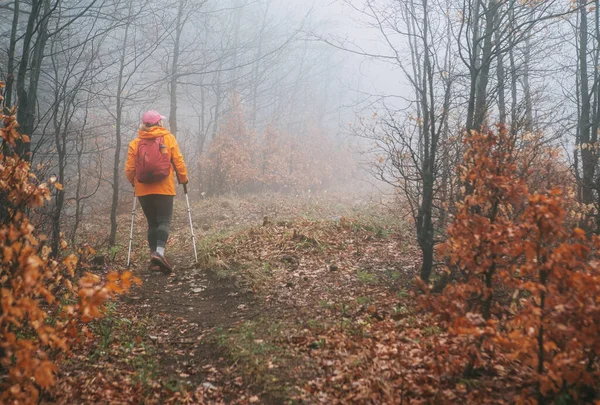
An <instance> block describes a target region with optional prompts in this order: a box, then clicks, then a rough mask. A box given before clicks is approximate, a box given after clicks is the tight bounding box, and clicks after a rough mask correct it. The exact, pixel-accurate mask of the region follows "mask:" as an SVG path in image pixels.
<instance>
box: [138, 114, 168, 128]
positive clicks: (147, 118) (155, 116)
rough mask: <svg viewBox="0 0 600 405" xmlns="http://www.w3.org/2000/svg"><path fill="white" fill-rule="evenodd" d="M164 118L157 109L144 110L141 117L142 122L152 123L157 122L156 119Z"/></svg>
mask: <svg viewBox="0 0 600 405" xmlns="http://www.w3.org/2000/svg"><path fill="white" fill-rule="evenodd" d="M165 118H166V117H165V116H163V115H160V113H159V112H158V111H154V110H150V111H146V112H145V113H144V116H143V117H142V123H144V124H149V125H154V124H158V121H160V120H164V119H165Z"/></svg>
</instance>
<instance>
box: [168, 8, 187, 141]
mask: <svg viewBox="0 0 600 405" xmlns="http://www.w3.org/2000/svg"><path fill="white" fill-rule="evenodd" d="M183 6H184V0H179V8H178V10H177V25H176V27H175V44H174V46H173V64H172V65H171V83H170V88H171V109H170V112H169V129H170V131H171V133H172V134H173V135H177V80H178V76H177V75H178V70H179V44H180V40H181V31H182V30H183V24H182V22H181V19H182V17H183Z"/></svg>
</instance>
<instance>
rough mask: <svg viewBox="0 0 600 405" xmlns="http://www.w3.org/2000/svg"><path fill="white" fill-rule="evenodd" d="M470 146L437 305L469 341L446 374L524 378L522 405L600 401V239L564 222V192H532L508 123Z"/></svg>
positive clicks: (471, 139)
mask: <svg viewBox="0 0 600 405" xmlns="http://www.w3.org/2000/svg"><path fill="white" fill-rule="evenodd" d="M466 145H467V152H466V154H465V162H464V166H463V167H461V169H460V176H461V179H462V181H463V182H464V183H465V187H466V189H467V190H468V193H467V195H466V196H465V198H464V201H463V202H462V203H461V204H459V207H458V210H457V215H456V217H455V220H454V222H453V224H452V225H451V226H450V228H449V231H448V234H449V239H448V241H447V242H446V243H444V244H443V245H441V246H440V248H439V253H440V254H441V255H442V256H443V257H445V258H446V262H447V264H448V271H449V272H452V273H453V276H454V277H453V282H452V283H451V284H450V285H449V286H448V287H447V288H446V290H445V291H444V292H443V294H441V295H440V296H438V297H435V298H433V300H432V301H431V303H432V305H433V306H434V308H435V310H436V313H438V314H440V315H441V318H442V320H443V321H444V322H445V324H446V326H447V327H448V330H449V331H450V332H451V333H454V334H456V335H458V336H461V337H462V339H463V340H462V341H463V342H465V345H466V350H464V353H466V358H465V359H464V362H459V363H460V364H461V366H460V367H459V368H456V367H455V368H454V370H451V369H450V365H449V366H448V367H447V368H446V370H445V372H449V371H453V372H456V371H457V370H460V371H461V372H463V373H467V374H469V375H470V376H473V375H477V373H474V371H478V372H479V373H482V372H483V373H485V372H487V373H494V374H495V375H499V374H500V375H499V377H500V378H502V377H506V376H507V375H512V376H518V379H517V380H518V381H520V382H521V384H522V385H521V386H520V387H514V388H515V389H516V390H515V391H516V392H517V393H518V394H517V398H515V401H516V402H518V403H535V402H537V403H547V402H552V401H555V400H559V399H561V400H563V401H567V402H568V401H571V402H577V403H583V402H586V401H591V400H593V399H598V397H599V396H600V393H598V392H597V391H595V390H597V389H598V387H600V364H599V357H598V356H599V355H600V340H599V339H598V336H600V260H599V259H600V258H599V257H598V249H599V248H600V238H598V236H596V235H594V236H592V237H591V238H589V237H588V236H587V235H586V234H585V232H584V231H582V230H581V229H578V228H575V229H573V230H569V229H568V228H567V226H566V225H565V210H564V208H563V197H562V192H561V191H560V190H558V189H553V190H550V191H546V192H541V193H536V194H533V193H530V192H529V191H528V188H527V186H526V183H525V180H524V179H523V178H522V177H520V176H519V175H518V170H517V165H516V163H515V158H514V156H515V153H514V146H515V140H514V138H513V137H511V135H509V134H508V133H507V131H506V130H505V129H504V128H503V127H498V129H497V131H488V132H485V133H472V134H470V135H469V136H468V137H467V138H466ZM465 366H466V368H465ZM507 388H508V387H507Z"/></svg>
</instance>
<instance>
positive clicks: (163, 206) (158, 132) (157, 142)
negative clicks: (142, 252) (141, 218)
mask: <svg viewBox="0 0 600 405" xmlns="http://www.w3.org/2000/svg"><path fill="white" fill-rule="evenodd" d="M164 119H165V117H163V116H162V115H160V114H159V113H158V112H156V111H152V110H151V111H148V112H146V113H144V115H143V117H142V125H141V127H140V130H139V131H138V137H137V138H135V139H134V140H133V141H131V142H130V143H129V151H128V154H127V162H126V164H125V175H126V176H127V180H129V182H130V183H131V184H132V185H133V187H134V191H135V197H138V200H139V201H140V204H141V206H142V210H143V211H144V215H145V216H146V220H147V221H148V245H150V252H151V256H150V263H151V265H154V266H157V267H158V268H159V269H162V270H163V271H165V272H167V273H170V272H171V271H172V270H173V269H172V267H171V265H170V264H169V262H167V259H166V258H165V246H166V244H167V239H168V238H169V228H170V226H171V217H172V215H173V197H174V196H175V179H174V177H173V168H175V173H176V174H177V178H178V180H179V182H180V183H181V184H187V182H188V177H187V168H186V167H185V162H184V161H183V156H182V154H181V152H180V151H179V145H178V144H177V140H176V139H175V137H174V136H173V135H172V134H171V133H170V132H169V131H168V130H167V129H166V128H164V127H163V126H162V120H164ZM135 197H134V198H135Z"/></svg>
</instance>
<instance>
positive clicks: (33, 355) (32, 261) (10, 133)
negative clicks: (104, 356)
mask: <svg viewBox="0 0 600 405" xmlns="http://www.w3.org/2000/svg"><path fill="white" fill-rule="evenodd" d="M14 113H15V111H14V110H12V111H10V112H9V113H8V114H5V115H3V117H2V120H3V124H4V125H3V128H1V129H0V134H1V137H2V146H3V151H4V153H3V154H2V162H1V164H0V199H1V200H2V207H3V208H2V212H1V217H0V262H1V263H2V266H1V268H0V373H6V374H7V378H6V379H4V380H2V383H0V403H27V404H35V403H38V398H39V395H40V390H43V389H47V388H49V387H51V386H52V385H53V384H54V383H55V378H56V376H55V374H56V371H57V359H58V356H57V354H59V353H68V352H69V348H70V347H71V345H72V344H73V343H74V342H75V341H76V340H78V339H79V338H80V337H81V334H80V331H82V332H86V331H87V328H86V327H85V325H84V326H82V324H85V323H87V322H89V321H91V320H92V319H94V318H98V317H101V316H102V306H103V303H104V302H105V301H106V300H107V299H109V298H111V297H113V296H114V295H115V294H120V293H122V292H124V291H126V290H127V289H128V288H129V287H130V286H131V283H132V282H139V280H138V279H136V278H134V277H133V276H132V274H131V273H130V272H125V273H123V274H118V273H115V272H112V273H110V274H109V275H108V277H107V280H106V281H102V280H101V279H100V277H98V276H96V275H94V274H90V273H87V274H86V275H85V276H83V277H82V278H80V279H79V280H78V281H75V280H76V279H75V269H76V266H77V262H78V259H77V257H76V256H75V255H68V256H67V257H65V258H64V259H63V260H59V259H56V258H53V257H52V255H51V254H50V253H51V249H50V248H49V247H48V246H46V245H45V244H44V242H45V238H44V237H43V236H38V235H37V234H36V232H35V227H34V225H33V224H32V223H31V222H30V221H29V219H28V217H27V211H28V210H30V209H33V208H36V207H40V206H41V205H43V203H44V201H45V200H49V199H50V187H51V186H53V187H62V186H61V185H60V184H58V183H55V182H54V183H53V184H50V185H49V184H46V183H42V184H39V182H38V181H37V179H36V176H35V175H34V174H33V173H32V172H31V170H30V164H29V162H28V161H27V160H25V159H22V158H21V157H19V156H18V155H16V154H15V153H14V150H15V147H16V146H17V144H18V143H19V142H28V141H29V140H28V138H27V137H26V136H25V135H21V134H19V132H18V130H17V129H18V125H17V122H16V119H15V114H14ZM62 247H63V249H64V248H66V242H64V241H62ZM89 249H90V248H88V250H89Z"/></svg>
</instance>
